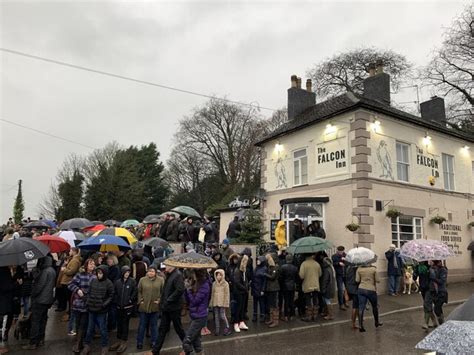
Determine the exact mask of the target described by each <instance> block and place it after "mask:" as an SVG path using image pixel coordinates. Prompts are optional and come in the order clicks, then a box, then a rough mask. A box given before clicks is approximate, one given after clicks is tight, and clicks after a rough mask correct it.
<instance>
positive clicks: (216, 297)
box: [211, 269, 231, 336]
mask: <svg viewBox="0 0 474 355" xmlns="http://www.w3.org/2000/svg"><path fill="white" fill-rule="evenodd" d="M214 279H215V281H214V282H213V284H212V296H211V307H212V309H213V310H214V321H215V325H216V330H215V333H214V334H215V335H216V336H217V335H219V334H220V331H219V329H220V323H221V320H222V321H223V322H224V326H225V327H224V333H223V334H224V335H229V334H230V333H231V332H230V329H229V322H228V320H227V317H226V311H227V309H228V308H229V303H230V291H229V283H228V282H227V281H226V280H225V272H224V270H222V269H217V270H216V271H214Z"/></svg>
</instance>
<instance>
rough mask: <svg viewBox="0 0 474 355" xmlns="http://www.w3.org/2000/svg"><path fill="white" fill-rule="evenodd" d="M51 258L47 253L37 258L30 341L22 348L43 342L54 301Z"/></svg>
mask: <svg viewBox="0 0 474 355" xmlns="http://www.w3.org/2000/svg"><path fill="white" fill-rule="evenodd" d="M52 265H53V259H52V258H51V257H50V256H49V255H47V256H45V257H43V258H41V259H38V264H37V268H38V272H37V275H36V276H35V278H34V280H33V287H32V290H31V336H30V343H29V344H28V345H25V346H23V350H36V349H37V348H38V347H39V346H40V345H42V344H44V337H45V331H46V324H47V322H48V310H49V308H51V306H52V305H53V302H54V286H55V284H56V271H54V269H53V266H52Z"/></svg>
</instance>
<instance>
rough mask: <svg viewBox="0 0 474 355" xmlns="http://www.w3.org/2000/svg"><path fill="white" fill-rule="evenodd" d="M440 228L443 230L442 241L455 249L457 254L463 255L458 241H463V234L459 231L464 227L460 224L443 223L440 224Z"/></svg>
mask: <svg viewBox="0 0 474 355" xmlns="http://www.w3.org/2000/svg"><path fill="white" fill-rule="evenodd" d="M439 229H440V230H442V231H443V234H441V241H442V242H444V243H446V245H447V246H448V247H450V248H452V249H453V250H454V253H455V254H456V255H462V248H461V247H460V246H459V244H458V243H462V236H461V235H459V232H462V228H461V226H460V225H458V224H448V223H442V224H440V225H439Z"/></svg>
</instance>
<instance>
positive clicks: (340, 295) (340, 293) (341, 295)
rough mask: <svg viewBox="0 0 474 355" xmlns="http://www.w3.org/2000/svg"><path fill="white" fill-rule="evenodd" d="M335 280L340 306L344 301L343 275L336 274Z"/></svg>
mask: <svg viewBox="0 0 474 355" xmlns="http://www.w3.org/2000/svg"><path fill="white" fill-rule="evenodd" d="M336 282H337V302H338V303H339V306H342V305H343V304H344V303H345V302H344V276H343V275H336Z"/></svg>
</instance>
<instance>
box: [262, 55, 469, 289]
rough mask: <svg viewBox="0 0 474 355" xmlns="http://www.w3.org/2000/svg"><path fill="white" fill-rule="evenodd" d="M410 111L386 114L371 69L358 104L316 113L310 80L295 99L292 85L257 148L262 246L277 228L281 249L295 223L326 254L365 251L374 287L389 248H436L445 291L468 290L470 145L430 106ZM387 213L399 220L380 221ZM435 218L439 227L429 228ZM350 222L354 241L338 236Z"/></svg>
mask: <svg viewBox="0 0 474 355" xmlns="http://www.w3.org/2000/svg"><path fill="white" fill-rule="evenodd" d="M420 111H421V117H418V116H414V115H412V114H409V113H407V112H403V111H401V110H399V109H396V108H395V107H393V106H391V105H390V76H389V75H388V74H387V73H385V72H384V71H383V66H382V65H381V64H380V63H378V64H377V65H375V64H373V65H371V66H370V70H369V76H368V78H367V79H366V80H365V81H364V92H363V94H361V95H359V94H354V93H351V92H347V93H345V94H342V95H340V96H337V97H334V98H331V99H328V100H327V101H324V102H321V103H317V104H316V95H315V93H313V92H312V83H311V80H309V79H308V80H307V81H306V89H303V88H301V79H300V78H298V77H296V76H295V75H294V76H292V77H291V87H290V88H289V89H288V121H287V122H285V123H284V124H283V125H281V126H280V127H279V128H277V129H276V130H275V131H273V132H272V133H271V134H269V135H268V136H266V137H264V138H263V139H261V140H260V141H259V142H257V145H258V146H259V147H260V148H261V150H262V168H261V188H262V195H263V196H264V197H263V199H262V200H261V204H260V208H261V210H262V212H263V215H264V218H265V224H266V225H265V229H266V230H267V231H270V232H271V233H267V235H266V238H267V239H270V238H273V235H274V234H273V230H272V228H273V227H274V226H275V225H276V222H277V221H278V220H284V221H285V224H286V237H287V242H288V244H291V242H292V241H293V240H294V238H293V234H294V230H295V227H294V223H295V222H294V221H295V220H296V219H298V220H300V221H301V222H302V223H303V224H304V225H305V226H307V225H308V224H309V223H311V222H312V221H319V222H320V223H321V225H322V226H323V228H324V229H325V231H326V235H327V238H328V239H329V240H330V241H332V242H333V243H334V245H336V246H337V245H343V246H345V247H346V250H347V249H350V248H352V247H354V246H364V247H367V248H370V249H372V250H374V251H375V253H376V254H377V255H378V256H379V258H378V261H377V268H378V271H379V272H380V276H381V277H382V278H384V277H386V266H387V262H386V259H385V255H384V253H385V251H387V250H388V248H389V246H390V244H392V243H393V244H395V245H396V246H398V247H400V246H402V245H403V243H404V242H406V241H409V240H412V239H420V238H425V239H435V240H441V241H443V242H445V243H447V244H448V245H450V246H451V247H452V248H453V249H454V250H455V252H456V254H457V255H456V257H453V258H451V259H449V260H448V261H447V267H448V268H449V279H450V281H463V280H470V279H471V278H472V276H473V274H474V273H473V270H474V262H473V256H472V255H471V252H469V251H468V250H467V246H468V244H469V243H470V242H471V240H472V239H473V235H474V232H473V229H474V227H472V228H471V227H470V226H469V223H470V222H472V221H474V151H473V150H474V136H473V135H470V134H467V133H464V132H462V131H459V130H453V129H450V128H448V127H447V126H446V122H445V121H446V114H445V107H444V100H443V99H442V98H440V97H433V98H431V99H430V100H429V101H426V102H423V103H421V104H420ZM388 210H390V211H391V212H398V214H399V215H398V216H394V217H387V215H386V213H387V211H388ZM396 214H397V213H396ZM437 216H441V217H444V218H446V221H445V222H444V223H442V224H436V223H433V221H432V218H433V217H437ZM352 222H354V223H356V224H358V225H359V228H358V229H357V230H356V231H354V232H351V231H349V230H348V229H346V225H347V224H349V223H352ZM385 287H386V283H385V282H382V283H381V289H380V291H381V292H383V291H385Z"/></svg>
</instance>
